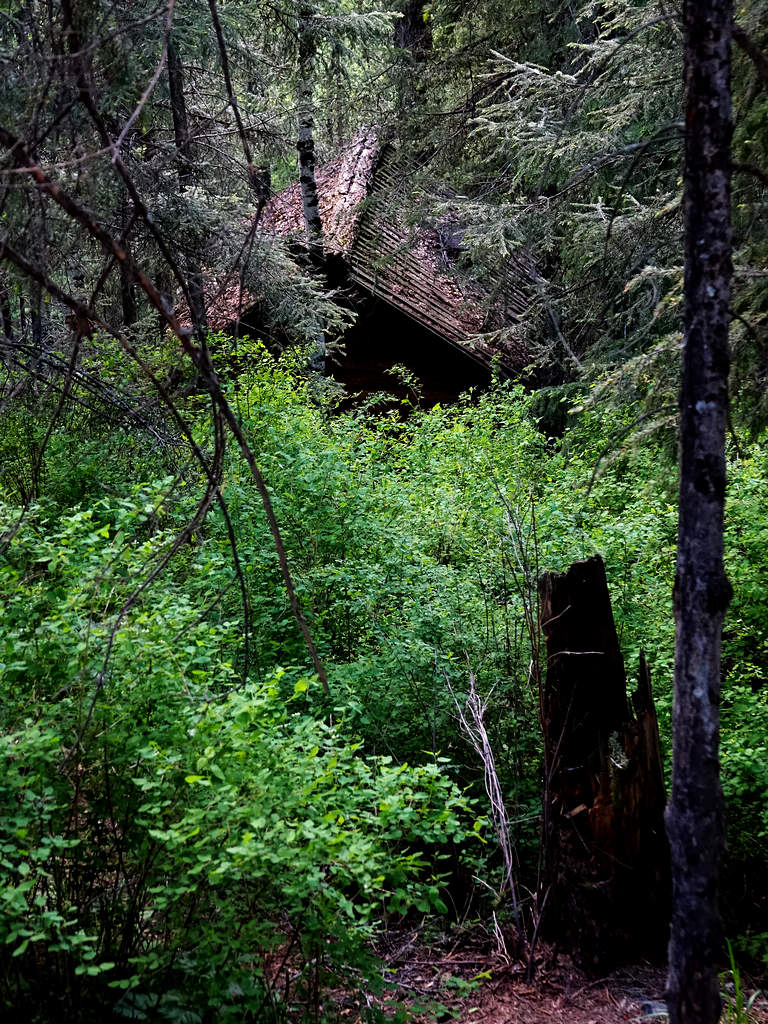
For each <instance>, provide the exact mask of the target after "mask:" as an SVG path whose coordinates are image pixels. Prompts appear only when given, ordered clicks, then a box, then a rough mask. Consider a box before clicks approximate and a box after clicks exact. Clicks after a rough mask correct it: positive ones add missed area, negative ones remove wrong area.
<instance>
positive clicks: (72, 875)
mask: <svg viewBox="0 0 768 1024" xmlns="http://www.w3.org/2000/svg"><path fill="white" fill-rule="evenodd" d="M393 8H394V9H393V10H379V9H377V8H375V7H374V6H373V5H372V4H370V3H368V2H367V0H344V2H341V3H331V2H327V3H326V2H324V0H277V2H274V3H272V2H268V3H267V2H264V3H261V2H258V0H252V2H247V3H245V2H240V0H222V2H220V3H218V4H217V3H216V2H215V0H209V2H203V0H183V2H182V0H177V2H176V3H175V4H174V3H173V0H171V2H169V3H164V4H161V5H159V6H156V5H155V4H153V3H151V2H144V0H135V2H133V3H130V4H123V5H119V4H113V3H108V2H106V0H64V2H62V3H61V4H53V3H43V2H41V0H7V2H5V3H4V5H3V8H2V10H0V62H1V64H2V75H1V76H0V143H2V146H3V150H2V166H1V167H0V174H1V175H2V177H1V179H0V206H1V209H2V220H1V221H0V317H1V322H0V327H1V328H2V338H1V339H0V367H1V371H2V382H1V383H0V411H1V412H2V417H1V418H0V608H1V615H2V624H3V628H2V635H1V636H0V678H1V679H2V703H1V705H0V726H1V730H0V744H1V745H2V748H3V759H4V761H3V764H4V771H3V775H2V781H0V879H1V880H2V887H1V888H0V905H1V908H2V910H1V912H0V1005H2V1007H3V1012H4V1018H3V1019H6V1016H5V1015H7V1019H9V1020H16V1019H18V1020H24V1021H28V1020H41V1021H44V1020H72V1021H76V1020H80V1021H91V1020H104V1019H107V1017H108V1016H109V1015H110V1014H114V1016H115V1019H126V1018H127V1019H138V1020H159V1021H189V1022H192V1021H214V1020H215V1021H226V1020H233V1021H234V1020H274V1021H278V1020H288V1019H301V1017H302V1015H306V1017H307V1018H312V1019H318V1020H319V1019H329V1020H332V1019H334V1015H336V1014H338V1013H339V1012H340V1006H341V1003H340V1002H339V999H338V998H337V997H334V996H333V995H332V993H334V992H335V993H336V994H337V995H338V992H339V991H340V990H343V991H344V993H345V996H344V998H345V999H347V1000H348V1001H349V1000H352V1001H357V1003H358V1004H359V1012H360V1013H369V1014H370V1015H371V1016H372V1017H373V1016H374V1015H375V1012H378V1011H376V1010H375V1009H374V1008H372V1005H371V1001H370V999H368V1000H366V996H365V993H371V992H374V991H376V990H377V988H378V989H381V988H382V987H383V986H384V984H385V981H386V976H383V975H382V971H381V966H380V964H379V962H378V960H377V957H376V948H377V947H376V942H377V939H380V937H381V933H382V930H383V929H386V928H388V927H389V928H393V927H395V926H396V925H400V924H402V922H403V921H406V922H409V923H410V925H411V926H412V927H414V928H416V926H417V925H418V927H420V928H422V929H424V931H425V934H426V935H427V936H430V935H431V936H433V937H434V936H435V935H437V934H442V933H443V932H445V931H446V930H448V929H450V928H455V927H464V928H466V927H469V926H470V925H471V924H473V923H476V922H481V924H482V925H483V927H487V928H488V930H489V933H490V934H491V935H494V934H495V936H496V939H495V941H502V942H503V941H505V940H504V935H505V934H506V935H507V936H508V939H507V941H508V942H509V944H510V949H511V948H512V942H513V940H512V939H511V938H509V936H511V935H513V934H514V935H516V936H517V937H518V938H517V939H516V940H515V941H518V940H519V939H520V936H521V935H523V936H524V937H525V938H526V939H527V940H528V941H529V942H530V940H531V938H532V936H533V935H534V934H537V932H538V929H537V922H538V921H539V918H540V916H541V911H542V909H543V908H542V902H541V891H540V887H539V872H540V849H539V840H540V818H541V798H542V785H543V780H542V744H541V735H540V722H539V712H540V707H539V684H540V680H541V677H542V674H543V672H544V671H545V668H546V664H545V662H546V656H545V652H544V651H543V649H542V641H541V637H540V633H539V626H538V621H537V615H538V605H537V600H538V599H537V589H536V588H537V580H538V578H539V576H540V574H541V573H542V572H543V571H544V570H558V569H564V568H566V567H567V566H568V565H569V564H570V563H571V562H573V561H574V560H575V559H578V558H582V557H585V556H588V555H591V554H592V553H594V552H599V553H600V554H601V555H602V557H603V558H604V560H605V563H606V568H607V575H608V582H609V587H610V590H611V595H612V599H613V608H614V615H615V618H616V623H617V629H618V633H619V639H620V642H621V647H622V651H623V654H624V657H625V662H626V665H627V672H628V674H629V675H633V674H634V673H635V672H636V671H637V666H638V665H639V660H640V653H641V651H643V652H644V653H645V656H646V658H647V660H648V663H649V665H650V669H651V676H652V680H653V686H654V692H655V696H656V703H657V710H658V713H659V721H660V727H661V736H662V743H663V746H664V749H665V750H666V751H668V750H669V748H670V743H671V705H672V664H673V654H674V614H673V606H672V584H673V578H674V571H675V562H674V560H675V543H676V524H677V508H676V502H677V482H676V440H677V404H676V403H677V390H678V387H679V376H680V350H681V304H682V283H683V265H682V263H683V255H682V252H683V250H682V218H681V206H680V192H681V175H682V165H681V152H682V129H683V124H682V72H681V61H682V34H681V25H680V12H679V10H678V9H677V6H676V5H674V4H667V3H665V2H659V3H656V2H634V3H630V2H628V0H607V2H603V3H587V4H584V5H579V6H574V5H571V4H562V5H557V4H553V5H542V4H538V3H528V2H526V3H523V2H519V3H518V2H516V0H473V2H470V3H459V2H455V0H435V2H433V3H430V4H426V3H419V2H416V0H407V2H405V3H400V4H396V3H395V4H393ZM766 24H768V18H767V17H766V8H765V5H764V4H763V3H762V2H761V0H750V2H749V3H747V4H744V5H742V6H741V7H740V8H739V9H738V11H737V24H736V28H735V32H734V39H735V43H736V46H735V49H734V66H733V104H734V126H735V133H734V139H733V180H732V187H733V219H734V242H733V265H734V278H733V297H732V316H733V321H732V326H731V357H732V369H731V407H730V414H729V424H728V451H727V456H728V497H727V508H726V527H725V544H726V567H727V572H728V576H729V578H730V581H731V584H732V586H733V591H734V597H733V600H732V603H731V606H730V609H729V611H728V614H727V617H726V620H725V627H724V634H723V697H722V707H721V714H722V735H721V743H722V747H721V750H722V778H723V786H724V791H725V797H726V807H727V829H728V847H727V852H726V855H725V860H724V863H723V869H722V877H721V888H722V893H721V907H722V912H723V916H724V929H725V934H726V935H727V936H728V937H729V938H730V940H731V942H732V945H733V949H734V951H735V955H736V956H737V957H738V958H739V960H740V962H742V963H743V964H745V965H748V966H749V968H750V969H751V970H753V971H755V972H757V973H761V972H762V973H763V974H765V972H766V971H768V881H767V879H768V871H766V869H767V868H768V756H767V750H766V746H767V744H768V741H767V740H766V736H768V703H767V696H768V675H767V674H766V672H767V670H766V665H768V587H766V580H768V525H766V520H765V509H766V507H767V506H768V460H767V458H766V426H767V425H768V403H767V400H766V385H767V383H768V336H767V334H766V332H767V330H768V322H767V321H766V310H768V269H767V263H768V261H767V260H766V256H767V249H768V218H766V199H767V189H768V152H767V151H766V150H767V149H768V57H767V56H766V53H767V52H768V37H767V36H766V27H765V26H766ZM371 126H375V128H376V131H377V132H378V133H380V135H381V137H382V138H384V137H386V138H388V139H391V140H392V141H393V145H395V146H396V147H397V151H398V153H399V154H400V157H401V160H402V161H403V166H407V168H408V173H407V174H403V175H402V177H401V179H400V180H399V182H398V186H397V192H396V197H397V202H398V204H399V207H400V209H401V211H402V217H403V218H404V220H405V221H406V222H408V223H413V224H417V223H433V224H439V223H441V222H442V221H443V220H444V219H445V218H449V219H450V220H451V222H452V223H460V225H461V244H460V246H459V247H458V252H457V253H453V254H452V256H451V262H450V267H449V272H450V273H452V274H455V275H456V276H457V278H461V279H471V280H473V281H476V282H478V283H479V284H481V285H484V286H485V287H486V289H487V291H488V293H489V294H490V295H491V296H492V295H493V287H494V283H495V282H498V281H499V280H500V279H503V275H504V268H505V266H506V265H507V263H508V261H509V260H510V259H512V258H515V257H516V256H518V255H519V254H520V252H521V251H525V253H526V254H527V257H529V258H530V265H531V266H533V267H535V270H534V272H533V274H532V277H531V280H530V282H529V295H528V298H529V301H528V306H527V312H526V313H525V315H523V316H521V317H519V318H517V319H516V320H515V322H514V323H510V324H508V325H506V326H505V327H504V328H500V329H498V330H497V331H495V333H494V335H493V336H490V335H489V336H488V337H487V338H486V339H485V341H487V342H488V343H489V344H493V345H496V346H498V347H499V348H500V349H504V348H506V350H514V351H518V352H520V351H522V352H524V353H525V354H526V358H525V360H524V362H523V364H521V367H520V370H519V373H516V374H514V375H512V376H510V374H509V373H508V372H504V370H503V368H502V367H501V365H498V366H496V367H495V368H494V369H493V372H492V374H491V376H492V378H493V379H492V382H491V384H490V385H489V386H488V387H487V388H484V389H476V390H474V391H472V392H468V393H465V394H463V395H462V396H461V397H460V398H459V400H458V401H457V402H456V403H455V404H450V405H448V404H443V405H434V406H432V405H430V404H429V403H426V402H424V401H422V400H421V393H420V383H419V381H418V380H417V379H416V378H414V377H413V375H411V374H409V372H408V371H407V370H406V369H405V368H403V369H401V370H400V371H399V378H398V386H399V391H398V392H397V393H398V394H403V393H405V394H406V396H407V397H405V398H399V399H397V400H394V399H393V398H392V395H391V394H365V395H362V396H357V398H356V399H354V400H351V399H350V396H349V395H348V394H346V393H345V392H344V390H343V389H342V388H341V387H339V385H337V384H336V383H335V382H334V380H333V378H332V375H331V376H324V375H322V374H319V373H318V372H317V370H316V369H312V367H313V366H315V367H316V366H317V350H318V339H319V338H321V339H322V345H323V347H325V346H326V345H327V349H328V353H329V368H330V369H331V370H332V366H333V362H332V356H333V352H334V351H335V350H340V348H341V347H343V344H344V332H345V329H346V328H347V327H348V325H349V324H350V321H351V320H352V319H353V318H354V310H353V309H351V307H350V304H349V303H348V302H347V301H346V300H345V295H344V287H343V285H340V284H339V283H338V282H336V281H334V280H332V279H331V277H330V275H329V274H328V273H327V272H326V268H325V267H324V265H323V259H322V251H321V252H320V254H319V256H318V253H316V252H315V253H313V252H312V251H311V250H312V249H313V248H314V247H316V246H317V245H318V244H319V246H320V249H321V250H322V235H319V236H317V237H316V238H314V239H313V245H311V246H310V252H309V254H308V255H307V253H306V252H305V251H304V249H302V247H301V246H298V247H297V245H296V241H295V239H294V240H286V239H282V238H279V237H276V236H275V235H273V234H270V233H269V232H268V231H263V230H261V229H260V219H261V215H262V212H263V208H264V204H265V202H266V200H267V199H268V197H269V195H270V194H272V193H275V192H279V191H280V190H281V189H282V188H284V187H286V186H289V185H291V184H292V183H294V182H296V181H297V180H298V164H297V144H298V147H299V153H300V154H301V155H302V159H303V160H305V158H306V155H307V153H309V154H310V155H312V158H313V159H316V160H317V161H318V162H322V161H323V160H326V159H329V158H331V157H333V156H334V155H335V154H336V153H337V152H338V151H339V150H340V149H341V148H342V147H343V146H344V145H345V144H347V143H349V142H350V140H351V139H352V138H353V137H354V136H355V135H356V133H357V132H358V131H359V130H361V129H363V128H365V129H369V128H370V127H371ZM305 162H306V161H305ZM302 166H303V168H304V164H303V165H302ZM305 248H306V247H305ZM297 249H298V250H299V251H297ZM214 280H215V281H216V282H219V283H223V284H221V287H225V285H226V282H230V281H235V282H237V283H238V285H240V286H241V287H242V288H243V289H245V290H246V291H247V293H248V294H249V295H250V296H256V297H258V324H257V327H254V328H252V329H251V331H250V333H249V334H245V333H242V332H241V333H240V334H239V335H235V334H232V333H222V332H219V331H214V330H212V329H210V328H209V326H208V324H207V315H208V314H207V303H206V288H207V287H208V282H210V281H214ZM180 311H183V312H180ZM185 318H186V319H185ZM181 323H183V324H186V325H188V326H184V327H180V326H179V325H180V324H181ZM174 330H175V333H174ZM438 370H439V368H437V369H436V372H437V371H438ZM395 375H396V376H397V371H396V374H395ZM276 540H277V544H276V543H275V541H276ZM297 612H298V616H297ZM307 636H309V637H311V641H310V646H309V648H308V645H307ZM471 680H472V681H474V682H473V683H472V684H471V682H470V681H471ZM471 686H475V687H476V689H477V693H478V694H479V695H480V697H481V700H482V701H484V702H485V719H484V722H485V729H486V730H487V737H488V740H489V743H490V747H491V748H492V751H493V755H494V759H495V766H496V770H497V772H498V778H499V780H500V784H501V791H502V794H503V800H504V804H505V808H506V817H507V820H508V823H509V828H510V831H511V845H510V846H508V847H506V849H507V850H512V851H513V856H512V861H513V872H512V873H513V874H514V879H515V883H516V887H517V894H516V898H515V902H514V905H513V902H512V899H511V892H510V887H509V883H510V870H509V867H510V864H509V858H507V861H506V862H505V858H504V852H503V849H500V847H499V843H498V841H497V840H498V834H499V819H498V814H494V810H493V808H492V807H491V806H489V804H488V798H487V794H486V787H485V785H484V778H485V772H486V767H487V760H486V762H485V763H484V761H483V759H482V757H481V756H480V755H479V753H478V751H477V750H476V749H475V746H473V744H472V742H471V741H470V738H469V737H468V736H467V735H466V732H465V731H463V730H462V727H461V724H460V721H459V714H458V708H459V707H463V706H464V701H465V699H466V696H467V694H468V693H470V691H471ZM667 767H668V768H669V764H667ZM497 810H498V809H497ZM503 845H504V844H502V846H503ZM518 904H519V905H518ZM491 922H493V923H491ZM544 930H545V931H546V929H544ZM521 941H522V940H521ZM528 948H529V949H530V946H529V947H528ZM724 957H725V951H724ZM531 959H532V961H533V960H534V959H535V950H534V951H533V953H532V954H531ZM355 1012H358V1011H357V1010H356V1011H355Z"/></svg>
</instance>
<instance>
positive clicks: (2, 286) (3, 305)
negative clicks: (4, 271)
mask: <svg viewBox="0 0 768 1024" xmlns="http://www.w3.org/2000/svg"><path fill="white" fill-rule="evenodd" d="M0 328H2V332H3V336H4V337H6V338H7V339H8V340H9V341H13V313H12V311H11V295H10V292H9V291H8V287H7V285H6V283H5V279H4V278H0Z"/></svg>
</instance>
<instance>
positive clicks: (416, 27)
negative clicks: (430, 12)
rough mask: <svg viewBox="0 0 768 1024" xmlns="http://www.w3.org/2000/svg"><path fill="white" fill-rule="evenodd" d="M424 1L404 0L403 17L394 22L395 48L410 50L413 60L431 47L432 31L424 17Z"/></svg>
mask: <svg viewBox="0 0 768 1024" xmlns="http://www.w3.org/2000/svg"><path fill="white" fill-rule="evenodd" d="M424 7H425V4H424V0H406V3H405V6H404V7H403V16H402V18H398V19H397V21H396V22H395V46H398V47H400V48H401V49H404V50H410V51H411V53H412V54H413V56H414V58H416V59H418V57H419V55H420V54H422V53H423V52H424V51H425V50H429V49H430V48H431V46H432V29H431V27H430V23H429V21H428V19H426V18H425V17H424Z"/></svg>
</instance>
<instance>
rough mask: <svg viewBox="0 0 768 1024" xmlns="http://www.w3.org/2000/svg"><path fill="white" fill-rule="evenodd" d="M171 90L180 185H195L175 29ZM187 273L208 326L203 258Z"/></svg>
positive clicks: (199, 318)
mask: <svg viewBox="0 0 768 1024" xmlns="http://www.w3.org/2000/svg"><path fill="white" fill-rule="evenodd" d="M168 91H169V93H170V98H171V115H172V117H173V137H174V142H175V143H176V172H177V174H178V176H179V184H180V185H181V187H182V188H183V189H184V188H186V187H187V186H188V185H191V184H192V182H193V179H194V175H193V168H192V161H191V158H190V157H191V153H190V144H189V143H190V140H189V121H188V120H187V104H186V101H185V99H184V67H183V65H182V62H181V57H180V55H179V51H178V47H177V45H176V40H175V38H174V34H173V32H171V34H170V35H169V37H168ZM186 272H187V284H188V286H189V297H190V300H191V306H192V308H191V310H190V313H191V314H192V318H193V321H194V323H195V324H196V325H197V326H198V327H201V328H202V329H205V327H206V324H207V320H206V313H205V295H204V291H203V273H202V269H201V267H200V261H199V260H197V259H195V257H194V256H189V257H188V258H187V260H186Z"/></svg>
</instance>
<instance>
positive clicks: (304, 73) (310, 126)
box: [296, 2, 326, 374]
mask: <svg viewBox="0 0 768 1024" xmlns="http://www.w3.org/2000/svg"><path fill="white" fill-rule="evenodd" d="M313 19H314V10H313V7H312V4H311V3H306V2H302V3H300V4H299V11H298V34H299V86H298V103H297V105H296V122H297V124H296V127H297V136H298V137H297V142H296V148H297V150H298V152H299V183H300V187H301V210H302V214H303V217H304V226H305V228H306V231H307V248H308V252H309V261H310V263H311V264H313V265H314V266H315V267H317V268H318V269H322V267H323V222H322V219H321V217H320V197H319V195H318V191H317V179H316V177H315V104H314V76H315V56H316V54H317V39H316V37H315V26H314V23H313ZM310 368H311V369H313V370H315V371H316V372H317V373H320V374H325V371H326V344H325V334H324V333H323V332H320V333H319V334H318V336H317V341H316V343H315V349H314V352H313V353H312V357H311V360H310Z"/></svg>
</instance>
